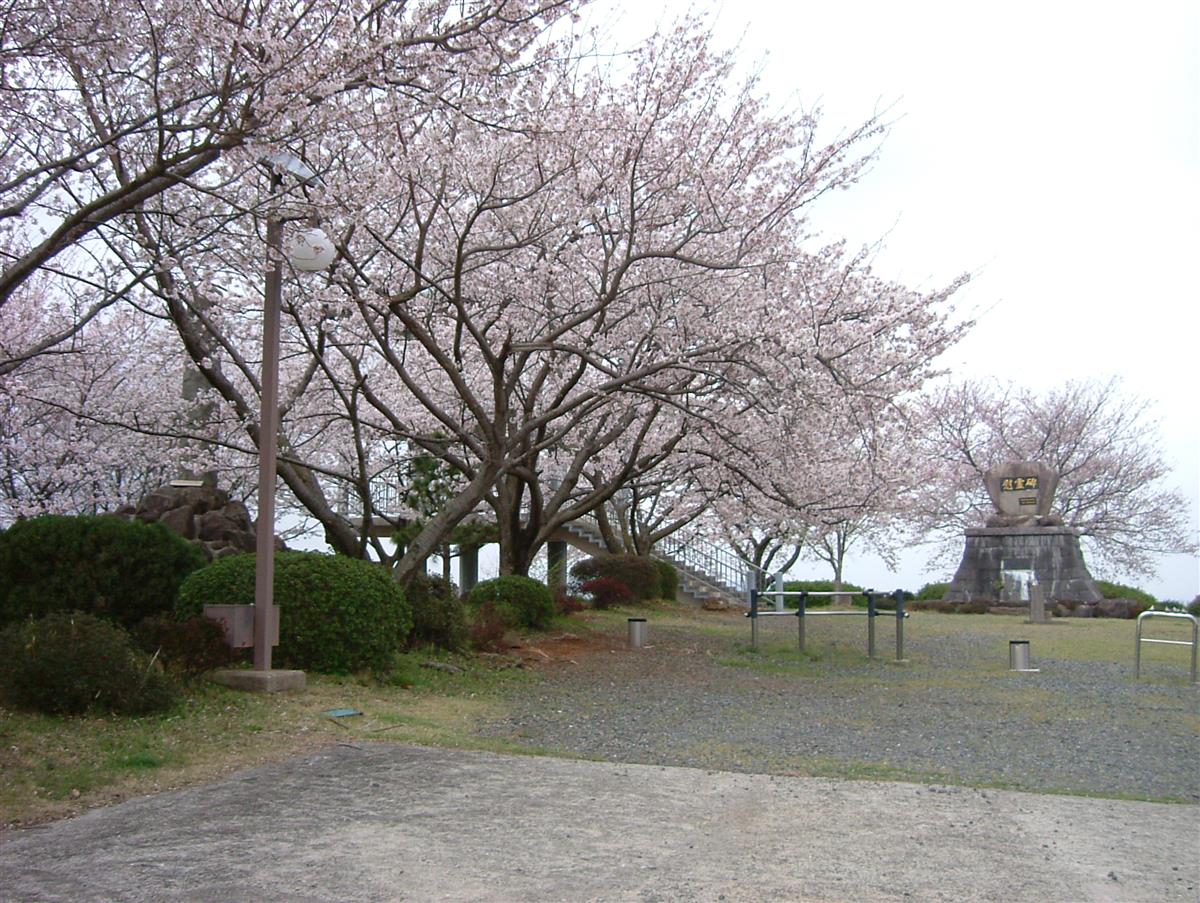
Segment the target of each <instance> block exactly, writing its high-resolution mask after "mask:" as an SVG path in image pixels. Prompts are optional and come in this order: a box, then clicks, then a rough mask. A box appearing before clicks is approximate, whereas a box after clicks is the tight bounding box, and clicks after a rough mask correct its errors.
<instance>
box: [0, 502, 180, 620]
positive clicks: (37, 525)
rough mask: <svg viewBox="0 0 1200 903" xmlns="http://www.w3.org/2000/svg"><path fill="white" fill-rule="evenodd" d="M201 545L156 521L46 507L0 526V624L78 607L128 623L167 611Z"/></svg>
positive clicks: (78, 609)
mask: <svg viewBox="0 0 1200 903" xmlns="http://www.w3.org/2000/svg"><path fill="white" fill-rule="evenodd" d="M203 565H204V553H203V552H202V551H201V550H200V549H199V548H198V547H197V546H194V545H192V544H191V543H189V542H188V541H187V540H185V539H183V538H182V537H180V536H177V535H176V534H174V533H172V532H171V531H170V530H168V529H167V528H166V527H164V526H163V525H162V524H144V523H142V522H141V521H131V520H125V519H124V518H121V517H116V516H114V515H101V516H98V517H63V516H60V515H46V516H44V517H35V518H31V519H29V520H23V521H18V522H17V523H15V524H13V525H12V526H11V527H10V528H9V529H8V530H6V531H4V532H3V533H0V626H2V625H4V624H9V623H12V622H14V621H21V620H24V619H26V618H30V617H34V618H38V617H41V616H43V615H46V614H49V613H50V612H52V611H84V612H88V613H89V614H93V615H96V616H97V617H101V618H107V619H108V620H111V621H116V622H117V623H118V624H120V625H121V626H123V627H125V628H127V629H130V628H133V627H134V626H136V625H137V624H138V623H139V622H140V621H142V619H143V618H146V617H148V616H150V615H154V614H163V613H169V612H170V611H171V608H172V606H173V605H174V604H175V596H176V594H177V593H178V591H179V587H180V585H181V584H182V583H183V581H184V579H185V578H186V577H187V575H188V574H190V573H191V572H192V571H194V570H196V569H197V568H200V567H202V566H203Z"/></svg>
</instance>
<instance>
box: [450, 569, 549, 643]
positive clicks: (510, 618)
mask: <svg viewBox="0 0 1200 903" xmlns="http://www.w3.org/2000/svg"><path fill="white" fill-rule="evenodd" d="M466 603H467V606H468V607H469V608H471V609H472V610H473V611H474V612H475V613H476V619H477V620H478V618H479V615H480V613H481V612H486V611H488V610H489V608H490V610H491V611H493V612H495V615H496V616H497V617H498V618H499V619H500V620H501V622H502V623H503V624H504V626H505V627H516V628H521V627H524V628H529V629H532V630H542V629H545V628H546V627H549V626H550V623H551V621H553V620H554V596H553V595H552V594H551V593H550V588H549V587H548V586H546V584H544V583H539V582H538V581H537V580H533V579H531V578H529V577H522V576H520V575H518V574H507V575H504V576H500V577H496V578H494V579H492V580H484V581H483V582H482V583H477V584H475V586H474V587H473V588H472V589H471V592H470V593H468V594H467V599H466Z"/></svg>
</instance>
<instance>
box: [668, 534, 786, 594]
mask: <svg viewBox="0 0 1200 903" xmlns="http://www.w3.org/2000/svg"><path fill="white" fill-rule="evenodd" d="M654 552H656V553H657V554H659V555H662V556H665V557H668V558H671V559H673V560H674V561H676V562H678V563H679V564H682V565H684V566H685V567H689V568H691V569H693V570H696V571H699V572H700V573H701V574H704V575H705V576H707V577H709V578H710V579H712V580H715V581H717V582H719V583H720V584H722V585H724V586H725V587H727V588H729V589H732V590H734V591H735V592H739V593H743V594H745V595H746V598H747V601H749V594H750V593H751V592H753V591H755V590H757V589H758V586H759V582H760V580H761V579H762V578H763V577H765V578H768V579H771V577H772V575H771V574H770V573H769V572H768V571H767V570H766V569H765V568H761V567H759V566H758V565H756V564H755V563H754V562H752V561H747V560H746V559H745V558H743V557H742V556H740V555H738V554H737V553H736V552H731V551H730V550H729V549H726V548H724V547H722V546H718V545H717V544H716V543H712V542H709V541H708V540H706V539H701V538H700V537H698V536H693V537H691V538H686V539H685V538H683V537H680V536H668V537H666V538H665V539H660V540H659V541H658V543H657V544H656V546H655V549H654Z"/></svg>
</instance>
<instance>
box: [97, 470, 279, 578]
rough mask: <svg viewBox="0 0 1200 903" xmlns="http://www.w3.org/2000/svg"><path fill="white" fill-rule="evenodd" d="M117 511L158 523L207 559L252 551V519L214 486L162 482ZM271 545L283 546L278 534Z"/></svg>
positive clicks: (233, 500) (253, 544)
mask: <svg viewBox="0 0 1200 903" xmlns="http://www.w3.org/2000/svg"><path fill="white" fill-rule="evenodd" d="M117 514H120V515H123V516H124V517H129V518H136V519H137V520H140V521H144V522H146V523H160V524H162V525H163V526H164V527H166V528H167V529H169V530H171V531H172V532H173V533H178V534H179V535H180V536H182V537H183V538H184V539H187V540H190V541H191V542H194V543H196V544H197V545H199V546H200V547H201V548H202V549H203V550H204V554H205V555H206V556H207V557H208V559H209V561H215V560H216V559H218V558H225V557H227V556H229V555H237V554H239V553H241V552H253V551H254V547H255V538H254V521H252V520H251V519H250V512H249V511H247V510H246V506H245V505H243V504H242V503H241V502H240V501H237V500H236V499H231V498H230V497H229V493H227V492H225V491H224V490H222V489H218V488H217V487H216V486H210V485H207V484H206V485H203V486H176V485H170V484H168V485H166V486H161V487H159V488H158V489H155V490H154V491H153V492H151V493H150V494H149V495H147V496H146V497H145V498H143V499H142V500H141V501H140V502H138V503H137V505H136V506H132V507H131V506H126V507H124V508H122V509H121V510H119V511H118V512H117ZM275 547H276V548H277V549H283V548H284V544H283V541H282V540H281V539H279V537H276V538H275Z"/></svg>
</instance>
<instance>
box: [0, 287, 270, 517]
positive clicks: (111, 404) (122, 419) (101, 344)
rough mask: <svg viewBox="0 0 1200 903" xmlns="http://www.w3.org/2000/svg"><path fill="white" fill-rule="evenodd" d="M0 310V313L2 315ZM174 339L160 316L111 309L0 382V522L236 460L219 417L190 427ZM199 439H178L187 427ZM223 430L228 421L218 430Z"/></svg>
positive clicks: (79, 510)
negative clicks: (225, 447)
mask: <svg viewBox="0 0 1200 903" xmlns="http://www.w3.org/2000/svg"><path fill="white" fill-rule="evenodd" d="M5 320H6V313H0V324H3V323H4V322H5ZM180 376H181V373H180V366H179V354H178V346H177V340H175V339H174V336H173V335H172V334H171V333H169V332H168V331H167V330H166V329H165V328H164V326H163V325H162V324H161V323H156V322H154V321H152V320H148V319H147V318H145V317H142V316H140V315H137V314H135V312H133V311H130V310H119V309H115V308H114V309H112V310H109V311H107V312H105V313H104V314H102V315H101V316H99V317H96V318H93V319H92V320H91V321H90V322H89V323H88V324H86V325H85V326H84V327H83V328H81V329H79V330H77V331H75V333H74V334H73V336H72V337H71V339H70V341H69V344H68V345H66V346H60V347H59V348H57V349H56V350H55V351H53V352H51V353H47V354H43V355H41V356H39V357H37V358H35V359H33V360H31V361H29V362H28V363H27V364H26V366H24V367H22V368H21V370H20V371H19V372H17V373H12V374H9V376H8V377H7V378H6V379H4V380H3V381H2V382H0V475H2V478H0V525H5V524H8V523H11V522H12V521H14V520H17V519H19V518H23V517H30V516H34V515H38V514H47V513H57V514H63V513H66V514H96V513H103V512H107V511H114V510H116V509H117V508H119V507H121V506H122V505H125V504H128V503H132V502H136V501H137V500H138V499H139V498H141V497H142V496H143V495H145V494H146V493H148V492H149V491H151V490H152V489H155V488H157V487H158V486H161V485H162V484H163V483H165V482H167V481H168V480H170V479H172V478H174V477H176V476H178V475H179V468H180V466H181V465H182V464H184V463H189V464H192V465H193V466H194V467H195V468H196V469H198V470H204V469H209V468H212V467H217V466H219V467H221V468H222V472H223V475H224V479H225V482H226V483H227V484H228V485H229V487H230V488H231V489H233V490H234V491H237V490H238V489H239V488H240V484H241V483H242V482H243V481H242V479H241V473H240V472H239V471H238V470H237V469H236V467H237V463H239V462H240V463H241V464H242V470H244V469H245V464H246V463H247V462H248V461H249V460H251V459H249V458H248V457H247V456H246V455H245V454H244V453H243V454H240V455H234V456H233V458H234V460H233V461H231V460H230V457H229V456H228V455H227V454H224V453H223V452H222V449H221V448H220V447H219V443H220V441H221V439H222V438H223V437H222V435H221V433H220V431H219V429H218V424H216V423H215V422H211V421H210V422H207V423H205V424H203V426H202V427H200V429H198V430H196V429H194V426H193V425H192V424H189V423H188V421H187V414H188V405H187V403H186V401H185V399H184V398H183V397H182V394H181V391H180V390H181V380H180ZM189 430H191V431H192V437H193V439H195V440H196V443H197V444H194V445H192V446H190V447H187V446H184V445H183V444H182V442H181V437H183V436H185V435H186V434H187V433H188V431H189ZM226 433H228V430H226Z"/></svg>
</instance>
